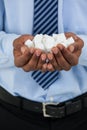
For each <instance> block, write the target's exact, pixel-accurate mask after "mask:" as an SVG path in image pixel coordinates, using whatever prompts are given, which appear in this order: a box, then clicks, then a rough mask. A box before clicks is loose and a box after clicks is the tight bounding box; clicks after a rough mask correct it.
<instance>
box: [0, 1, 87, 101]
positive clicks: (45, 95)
mask: <svg viewBox="0 0 87 130" xmlns="http://www.w3.org/2000/svg"><path fill="white" fill-rule="evenodd" d="M58 2H59V4H58V29H59V30H58V32H59V33H62V32H74V33H76V34H77V35H78V36H79V37H81V38H82V39H83V40H84V47H83V50H82V54H81V56H80V58H79V63H78V65H76V66H73V67H72V68H71V69H70V70H69V71H64V70H63V71H60V73H59V79H58V80H57V81H56V82H55V83H53V84H52V85H51V86H50V87H49V88H48V89H46V90H44V89H43V88H42V87H41V86H40V85H38V84H37V83H36V82H35V80H33V79H32V77H31V73H32V72H24V71H23V70H22V69H21V68H17V67H16V66H15V65H14V56H13V41H14V39H15V38H17V37H19V36H20V35H22V34H32V30H33V10H34V9H33V5H34V1H33V0H0V85H1V86H2V87H3V88H4V89H6V90H7V91H8V92H9V93H11V94H12V95H14V96H22V97H24V98H27V99H30V100H34V101H39V102H52V101H53V102H62V101H65V100H68V99H72V98H74V97H76V96H78V95H80V94H82V93H85V92H87V1H86V0H58Z"/></svg>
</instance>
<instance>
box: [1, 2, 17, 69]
mask: <svg viewBox="0 0 87 130" xmlns="http://www.w3.org/2000/svg"><path fill="white" fill-rule="evenodd" d="M3 30H4V6H3V0H0V68H4V67H10V66H14V56H13V41H14V39H16V38H17V37H19V35H16V34H8V33H6V32H4V31H3Z"/></svg>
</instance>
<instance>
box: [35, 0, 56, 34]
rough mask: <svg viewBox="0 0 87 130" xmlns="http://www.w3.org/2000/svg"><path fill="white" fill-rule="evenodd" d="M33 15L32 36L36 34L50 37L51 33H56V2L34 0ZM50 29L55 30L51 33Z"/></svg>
mask: <svg viewBox="0 0 87 130" xmlns="http://www.w3.org/2000/svg"><path fill="white" fill-rule="evenodd" d="M34 14H35V15H34V29H33V33H34V35H36V34H37V33H43V34H48V35H51V34H52V33H57V30H58V26H57V23H58V0H54V1H53V0H43V1H42V0H35V4H34ZM50 23H51V25H50ZM49 25H50V26H49ZM47 27H48V28H47ZM52 27H54V28H55V29H54V30H53V32H52V31H49V30H50V29H51V28H52ZM46 28H47V29H46ZM44 29H46V30H44Z"/></svg>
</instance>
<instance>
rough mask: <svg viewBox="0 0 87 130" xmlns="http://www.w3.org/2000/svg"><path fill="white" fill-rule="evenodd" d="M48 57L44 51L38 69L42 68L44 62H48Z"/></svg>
mask: <svg viewBox="0 0 87 130" xmlns="http://www.w3.org/2000/svg"><path fill="white" fill-rule="evenodd" d="M46 59H47V56H46V54H45V53H42V54H41V56H40V58H39V61H38V65H37V68H38V69H40V70H41V69H42V66H43V64H45V62H46Z"/></svg>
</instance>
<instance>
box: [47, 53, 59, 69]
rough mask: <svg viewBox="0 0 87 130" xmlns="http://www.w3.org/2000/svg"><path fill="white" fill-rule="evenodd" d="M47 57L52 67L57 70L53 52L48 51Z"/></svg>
mask: <svg viewBox="0 0 87 130" xmlns="http://www.w3.org/2000/svg"><path fill="white" fill-rule="evenodd" d="M47 58H48V60H49V63H51V64H52V65H53V67H54V69H55V70H57V69H58V65H57V61H56V59H55V57H54V55H53V53H48V54H47Z"/></svg>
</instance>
